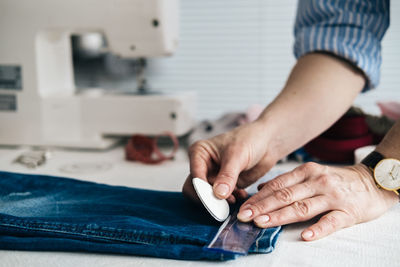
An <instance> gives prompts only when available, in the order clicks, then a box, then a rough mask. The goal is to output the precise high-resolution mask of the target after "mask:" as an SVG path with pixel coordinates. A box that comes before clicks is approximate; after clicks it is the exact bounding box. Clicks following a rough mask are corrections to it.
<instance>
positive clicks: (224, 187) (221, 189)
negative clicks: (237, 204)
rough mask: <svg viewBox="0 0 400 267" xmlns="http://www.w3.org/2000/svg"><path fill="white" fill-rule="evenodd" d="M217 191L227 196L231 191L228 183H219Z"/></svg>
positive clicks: (218, 193) (220, 194) (222, 195)
mask: <svg viewBox="0 0 400 267" xmlns="http://www.w3.org/2000/svg"><path fill="white" fill-rule="evenodd" d="M215 193H216V194H217V195H219V196H221V197H225V196H227V195H228V193H229V186H228V185H227V184H219V185H217V187H216V188H215Z"/></svg>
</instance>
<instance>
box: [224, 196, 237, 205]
mask: <svg viewBox="0 0 400 267" xmlns="http://www.w3.org/2000/svg"><path fill="white" fill-rule="evenodd" d="M226 201H228V203H229V204H235V203H236V197H235V196H234V195H230V196H229V197H228V198H227V199H226Z"/></svg>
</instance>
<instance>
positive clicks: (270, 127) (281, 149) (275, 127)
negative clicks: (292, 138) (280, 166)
mask: <svg viewBox="0 0 400 267" xmlns="http://www.w3.org/2000/svg"><path fill="white" fill-rule="evenodd" d="M276 118H279V117H278V116H275V117H273V116H270V114H268V112H265V111H264V112H263V114H261V115H260V117H259V118H258V119H257V120H256V121H254V122H253V124H254V126H255V127H256V128H257V129H258V130H259V131H262V132H263V133H264V140H265V141H264V142H265V143H264V144H265V148H266V154H267V156H268V157H269V158H271V159H272V161H274V162H277V161H278V160H280V159H282V158H284V157H285V156H287V154H288V153H290V152H291V151H289V152H287V151H288V148H287V147H286V145H287V142H286V143H285V142H284V141H283V138H282V137H283V136H284V133H283V131H285V129H284V128H283V125H280V124H281V121H279V120H276Z"/></svg>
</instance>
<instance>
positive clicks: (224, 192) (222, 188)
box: [213, 148, 245, 199]
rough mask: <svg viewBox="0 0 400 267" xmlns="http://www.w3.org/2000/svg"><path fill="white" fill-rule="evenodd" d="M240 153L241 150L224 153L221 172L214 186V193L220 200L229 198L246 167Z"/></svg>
mask: <svg viewBox="0 0 400 267" xmlns="http://www.w3.org/2000/svg"><path fill="white" fill-rule="evenodd" d="M240 152H241V151H240V150H237V149H235V148H233V149H230V150H229V151H227V152H226V153H224V156H223V158H222V161H221V168H220V171H219V172H218V175H217V177H216V179H215V182H214V185H213V189H214V193H215V195H216V196H217V197H218V198H221V199H224V198H227V197H228V196H229V195H231V194H232V191H233V190H234V189H235V186H236V182H237V179H238V176H239V173H240V172H241V171H242V170H243V169H244V165H245V161H244V160H242V154H241V153H240Z"/></svg>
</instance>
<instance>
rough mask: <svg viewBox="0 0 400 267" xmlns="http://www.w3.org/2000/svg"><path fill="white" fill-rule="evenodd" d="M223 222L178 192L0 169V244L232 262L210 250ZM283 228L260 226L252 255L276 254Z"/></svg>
mask: <svg viewBox="0 0 400 267" xmlns="http://www.w3.org/2000/svg"><path fill="white" fill-rule="evenodd" d="M219 226H220V223H218V222H216V221H214V220H213V219H212V218H211V217H210V216H209V215H208V214H207V212H206V211H205V209H200V208H199V207H197V206H194V205H193V204H192V203H191V202H190V201H188V200H186V199H185V198H184V197H183V196H182V194H181V193H180V192H164V191H153V190H144V189H138V188H128V187H122V186H110V185H104V184H97V183H92V182H85V181H80V180H75V179H69V178H61V177H52V176H44V175H29V174H19V173H10V172H0V249H9V250H11V249H13V250H33V251H41V250H46V251H87V252H98V253H117V254H130V255H143V256H153V257H160V258H172V259H181V260H230V259H234V258H236V257H237V256H238V254H234V253H226V252H223V251H212V250H207V249H206V248H205V246H206V245H207V244H208V243H210V241H211V240H212V239H213V237H214V235H215V234H216V233H217V231H218V228H219ZM280 231H281V228H280V227H276V228H269V229H264V230H262V232H261V233H260V235H259V237H258V238H257V240H256V241H257V242H255V243H254V244H253V245H252V247H251V248H250V250H249V253H269V252H271V251H272V250H273V249H274V246H275V243H276V241H277V238H278V236H279V233H280Z"/></svg>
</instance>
